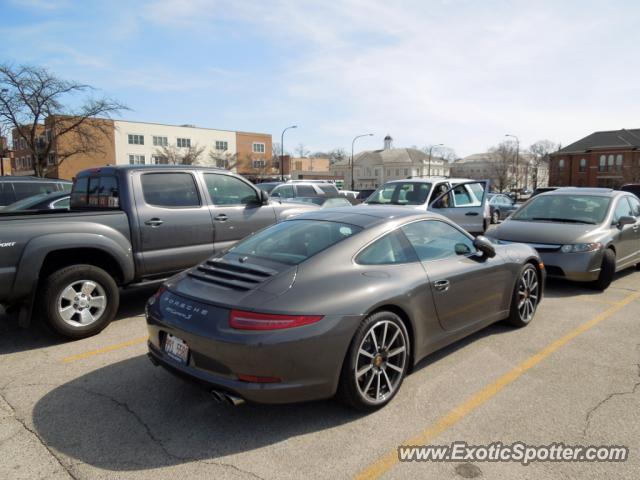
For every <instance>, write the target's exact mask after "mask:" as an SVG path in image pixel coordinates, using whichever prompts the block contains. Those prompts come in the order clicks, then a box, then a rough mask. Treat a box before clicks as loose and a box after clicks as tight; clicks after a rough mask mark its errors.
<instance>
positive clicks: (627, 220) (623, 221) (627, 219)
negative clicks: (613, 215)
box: [616, 215, 636, 228]
mask: <svg viewBox="0 0 640 480" xmlns="http://www.w3.org/2000/svg"><path fill="white" fill-rule="evenodd" d="M634 223H636V218H635V217H632V216H630V215H625V216H623V217H620V218H619V219H618V222H617V223H616V226H617V227H618V228H622V227H624V226H625V225H633V224H634Z"/></svg>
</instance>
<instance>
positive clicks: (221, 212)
mask: <svg viewBox="0 0 640 480" xmlns="http://www.w3.org/2000/svg"><path fill="white" fill-rule="evenodd" d="M203 177H204V183H205V185H206V187H207V193H208V195H209V202H210V207H209V209H210V211H211V218H212V219H213V224H214V248H215V251H216V252H217V251H219V250H224V249H226V248H229V247H230V246H232V245H233V244H234V243H236V242H237V241H239V240H242V239H243V238H244V237H247V236H249V235H251V234H252V233H253V232H257V231H258V230H261V229H263V228H264V227H267V226H269V225H272V224H274V223H276V213H275V210H274V208H273V207H272V206H271V205H268V204H267V205H263V204H262V200H261V195H260V192H259V191H258V190H257V189H256V188H255V187H254V186H253V185H251V184H250V183H249V182H246V181H244V180H242V179H240V178H238V177H235V176H233V175H227V174H224V173H204V174H203Z"/></svg>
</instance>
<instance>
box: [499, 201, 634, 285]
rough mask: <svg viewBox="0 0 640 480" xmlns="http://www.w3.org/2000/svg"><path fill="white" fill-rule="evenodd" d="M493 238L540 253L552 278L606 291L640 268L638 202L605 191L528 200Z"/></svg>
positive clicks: (501, 226) (503, 224) (500, 226)
mask: <svg viewBox="0 0 640 480" xmlns="http://www.w3.org/2000/svg"><path fill="white" fill-rule="evenodd" d="M491 236H492V237H493V238H495V239H496V241H498V242H499V243H501V244H502V243H510V242H523V243H528V244H529V245H531V246H532V247H534V248H536V249H537V250H538V252H539V253H540V255H541V256H542V260H543V261H544V263H545V266H546V270H547V272H548V274H549V275H550V276H554V277H561V278H566V279H569V280H575V281H579V282H591V283H592V285H593V286H594V287H596V288H598V289H600V290H604V289H606V288H607V287H608V286H609V284H611V281H612V280H613V277H614V274H615V273H616V272H618V271H620V270H623V269H625V268H628V267H631V266H633V265H635V264H637V263H640V200H638V198H637V197H635V196H634V195H633V194H631V193H627V192H620V191H616V190H610V189H605V188H559V189H557V190H555V191H553V192H547V193H543V194H540V195H538V196H536V197H534V198H532V199H531V200H529V201H528V202H527V203H525V204H524V205H523V206H522V207H520V209H519V210H518V211H517V212H515V213H514V214H513V215H511V217H509V218H508V219H507V220H505V221H504V222H503V223H502V224H501V225H499V226H498V227H496V228H495V229H493V230H492V232H491Z"/></svg>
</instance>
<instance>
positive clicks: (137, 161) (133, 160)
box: [129, 154, 144, 165]
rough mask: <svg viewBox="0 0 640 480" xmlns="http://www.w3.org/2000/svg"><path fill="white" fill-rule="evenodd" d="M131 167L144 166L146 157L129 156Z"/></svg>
mask: <svg viewBox="0 0 640 480" xmlns="http://www.w3.org/2000/svg"><path fill="white" fill-rule="evenodd" d="M129 165H144V155H134V154H129Z"/></svg>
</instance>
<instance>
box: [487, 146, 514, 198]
mask: <svg viewBox="0 0 640 480" xmlns="http://www.w3.org/2000/svg"><path fill="white" fill-rule="evenodd" d="M489 153H490V154H491V156H492V157H493V158H491V159H490V161H489V171H490V172H491V173H490V176H491V182H492V183H493V185H494V186H495V187H496V189H498V191H499V192H500V193H502V192H504V191H505V190H509V188H510V187H511V185H512V183H513V179H514V176H513V168H514V164H515V158H516V149H515V147H514V145H513V143H512V142H502V143H500V144H499V145H498V146H496V147H492V148H490V149H489Z"/></svg>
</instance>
